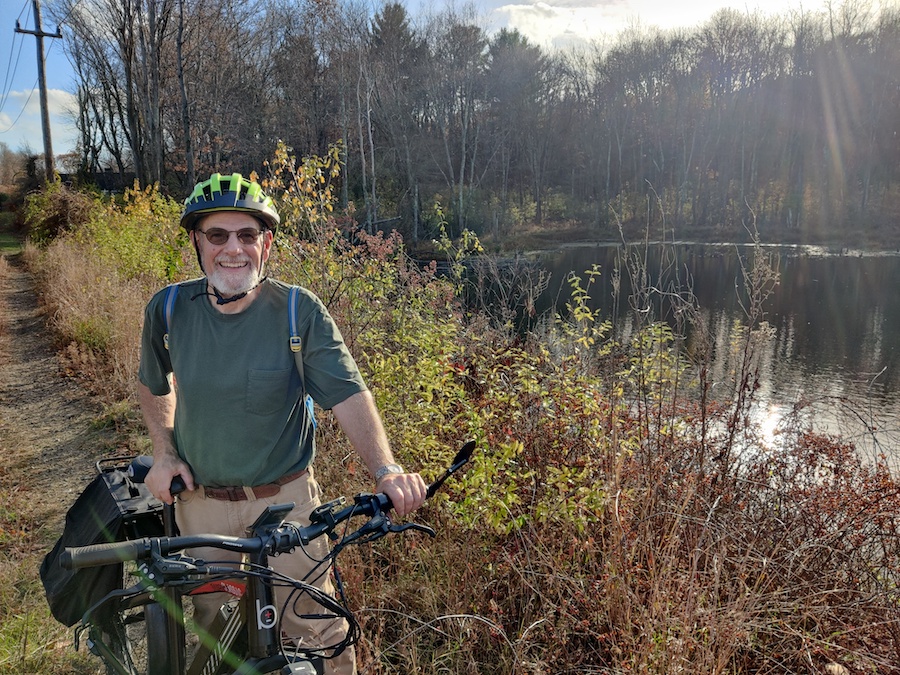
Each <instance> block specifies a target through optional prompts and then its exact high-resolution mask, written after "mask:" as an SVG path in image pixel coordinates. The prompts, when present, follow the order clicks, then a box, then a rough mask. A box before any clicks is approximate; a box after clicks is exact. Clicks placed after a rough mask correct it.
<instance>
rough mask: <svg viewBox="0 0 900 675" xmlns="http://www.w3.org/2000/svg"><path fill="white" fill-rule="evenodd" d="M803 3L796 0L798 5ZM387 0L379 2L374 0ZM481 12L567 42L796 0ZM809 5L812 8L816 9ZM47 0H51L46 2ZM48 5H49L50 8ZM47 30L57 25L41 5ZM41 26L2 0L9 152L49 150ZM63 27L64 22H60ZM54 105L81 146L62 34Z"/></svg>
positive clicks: (53, 47) (0, 48)
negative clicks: (37, 32)
mask: <svg viewBox="0 0 900 675" xmlns="http://www.w3.org/2000/svg"><path fill="white" fill-rule="evenodd" d="M446 1H447V0H405V4H406V6H407V8H408V9H409V11H410V13H411V14H413V15H414V16H415V15H416V13H417V12H428V11H438V12H439V11H441V10H442V9H443V8H444V7H445V6H446ZM799 1H800V0H797V3H798V6H799ZM373 4H376V5H378V4H380V0H373ZM474 4H475V6H476V8H477V10H478V11H479V12H480V18H481V20H482V22H483V24H482V25H484V26H485V27H486V28H488V29H489V30H498V29H500V28H502V27H507V28H516V29H518V30H519V32H520V33H522V34H523V35H524V36H525V37H527V38H528V39H529V40H531V41H532V42H534V43H536V44H539V45H541V46H544V47H565V46H567V45H571V44H573V43H577V42H579V41H583V40H590V39H594V38H598V39H599V38H602V37H603V35H604V34H605V35H607V36H610V37H612V36H615V35H617V34H619V33H621V32H622V31H624V30H626V29H628V28H629V27H634V26H640V27H642V28H650V27H653V26H656V27H659V28H663V29H665V28H673V27H692V26H697V25H700V24H702V23H703V22H704V21H706V19H708V18H709V17H710V16H712V14H714V13H715V12H716V11H717V10H719V9H721V8H724V7H731V8H733V9H737V10H739V11H741V12H746V13H753V12H756V11H759V12H762V13H766V14H778V15H783V14H785V13H786V12H787V11H788V10H789V8H790V7H791V4H792V3H791V0H736V1H735V0H687V1H685V0H519V1H518V2H512V3H509V2H504V0H476V2H475V3H474ZM810 4H815V3H809V2H807V3H806V7H805V8H806V9H814V8H812V7H810V6H809V5H810ZM45 5H46V3H45ZM45 5H44V6H45ZM42 18H43V30H44V32H46V33H53V32H55V31H56V30H57V28H58V26H57V25H56V24H55V23H54V22H53V21H52V19H51V18H50V17H49V15H48V12H47V11H46V9H43V10H42ZM17 19H18V21H19V23H20V24H21V27H22V28H23V29H26V30H34V28H35V22H34V17H33V10H32V0H0V82H2V88H0V143H5V144H6V145H7V147H8V148H9V149H10V150H14V151H19V150H26V149H28V150H30V151H32V152H34V153H36V154H39V153H42V152H43V148H44V143H43V136H42V132H41V112H40V100H39V96H38V92H37V82H38V75H37V46H36V42H37V40H36V38H35V37H34V36H33V35H24V34H21V33H16V32H15V28H16V20H17ZM59 28H60V29H61V30H62V32H63V33H64V32H65V30H66V28H65V26H62V27H59ZM44 52H45V58H46V77H47V89H48V107H49V109H50V130H51V137H52V144H53V152H54V154H55V155H57V156H58V155H60V154H62V153H65V152H71V151H72V150H74V148H75V141H76V137H77V136H76V133H75V128H74V124H73V122H72V113H71V111H72V110H73V109H74V108H75V105H74V101H75V97H74V94H73V92H74V91H75V77H74V75H73V73H72V68H71V66H70V65H69V63H68V61H67V59H66V57H65V54H64V53H63V49H62V40H58V39H50V38H45V39H44Z"/></svg>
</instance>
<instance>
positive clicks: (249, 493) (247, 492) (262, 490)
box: [203, 469, 309, 502]
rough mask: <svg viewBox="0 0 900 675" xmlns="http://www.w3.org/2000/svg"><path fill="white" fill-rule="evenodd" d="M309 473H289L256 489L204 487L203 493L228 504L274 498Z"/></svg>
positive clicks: (303, 471) (302, 471) (231, 486)
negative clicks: (284, 488) (285, 487)
mask: <svg viewBox="0 0 900 675" xmlns="http://www.w3.org/2000/svg"><path fill="white" fill-rule="evenodd" d="M308 471H309V470H308V469H303V470H301V471H295V472H294V473H288V474H285V475H284V476H282V477H281V478H279V479H278V480H276V481H275V482H274V483H266V484H265V485H257V486H256V487H244V486H243V485H237V486H235V485H229V486H226V487H206V486H205V485H204V486H203V493H204V494H205V495H206V496H207V497H210V498H212V499H221V500H222V501H226V502H241V501H244V500H245V499H265V498H266V497H274V496H275V495H277V494H278V493H279V492H281V486H282V485H287V484H288V483H290V482H291V481H294V480H297V479H298V478H300V476H303V475H304V474H306V473H307V472H308Z"/></svg>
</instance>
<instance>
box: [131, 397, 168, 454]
mask: <svg viewBox="0 0 900 675" xmlns="http://www.w3.org/2000/svg"><path fill="white" fill-rule="evenodd" d="M138 402H139V403H140V406H141V412H142V413H143V415H144V423H145V424H146V426H147V433H148V435H149V436H150V442H151V443H152V444H153V454H154V455H156V454H157V453H165V454H171V455H174V454H176V452H175V392H174V391H171V392H169V393H168V394H166V395H165V396H155V395H154V394H153V393H151V391H150V389H148V388H147V386H146V385H144V384H142V383H138Z"/></svg>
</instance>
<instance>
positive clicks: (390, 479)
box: [375, 473, 427, 516]
mask: <svg viewBox="0 0 900 675" xmlns="http://www.w3.org/2000/svg"><path fill="white" fill-rule="evenodd" d="M375 489H376V490H378V491H379V492H383V493H384V494H386V495H387V496H388V497H390V499H391V504H393V506H394V511H395V512H396V513H397V515H398V516H405V515H406V514H408V513H412V512H413V511H415V510H416V509H417V508H419V507H420V506H422V504H424V503H425V493H426V492H427V488H426V487H425V481H424V480H423V479H422V476H420V475H419V474H417V473H389V474H387V475H385V476H382V478H381V480H379V481H378V483H377V484H376V486H375Z"/></svg>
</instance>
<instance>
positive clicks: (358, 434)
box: [332, 391, 394, 476]
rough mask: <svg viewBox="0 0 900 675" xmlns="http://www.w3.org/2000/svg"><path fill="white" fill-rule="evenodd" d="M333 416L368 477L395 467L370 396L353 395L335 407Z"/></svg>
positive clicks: (388, 444)
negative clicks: (389, 465)
mask: <svg viewBox="0 0 900 675" xmlns="http://www.w3.org/2000/svg"><path fill="white" fill-rule="evenodd" d="M332 412H333V413H334V416H335V417H336V418H337V421H338V423H339V424H340V425H341V429H342V430H343V431H344V433H345V434H346V435H347V438H348V439H349V440H350V444H351V445H352V446H353V449H354V450H356V453H357V454H358V455H359V456H360V458H361V459H362V460H363V462H365V464H366V466H367V467H368V469H369V473H371V474H372V475H373V476H374V475H375V472H376V471H378V469H380V468H381V467H383V466H385V465H387V464H393V463H394V455H393V453H392V452H391V446H390V443H389V442H388V438H387V434H386V433H385V431H384V425H383V424H382V422H381V415H379V414H378V408H377V407H376V406H375V400H374V399H373V398H372V394H371V392H369V391H362V392H359V393H358V394H354V395H353V396H351V397H350V398H348V399H346V400H345V401H343V402H341V403H338V404H337V405H336V406H334V408H332Z"/></svg>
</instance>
